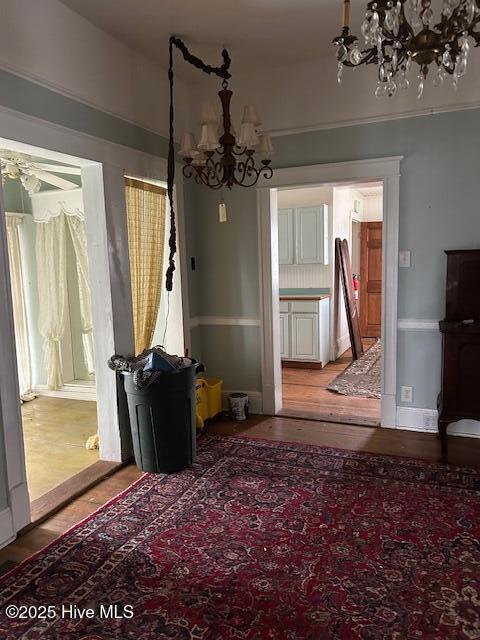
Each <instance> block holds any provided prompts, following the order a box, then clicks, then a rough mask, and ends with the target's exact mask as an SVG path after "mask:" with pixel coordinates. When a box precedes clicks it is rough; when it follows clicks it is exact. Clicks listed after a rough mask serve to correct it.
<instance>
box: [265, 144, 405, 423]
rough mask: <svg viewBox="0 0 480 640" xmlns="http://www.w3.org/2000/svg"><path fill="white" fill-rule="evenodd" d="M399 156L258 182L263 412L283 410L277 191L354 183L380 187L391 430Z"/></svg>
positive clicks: (386, 403)
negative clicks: (368, 182)
mask: <svg viewBox="0 0 480 640" xmlns="http://www.w3.org/2000/svg"><path fill="white" fill-rule="evenodd" d="M402 158H403V156H393V157H388V158H374V159H371V160H357V161H351V162H337V163H332V164H317V165H309V166H303V167H287V168H283V169H276V170H275V171H274V174H273V178H272V179H271V180H265V179H263V180H261V181H259V185H258V191H257V210H258V228H259V271H260V308H261V312H262V326H263V331H262V395H263V412H264V413H268V414H272V415H275V414H276V413H278V411H279V410H280V409H281V408H282V397H281V394H282V384H281V375H282V372H281V364H280V313H279V308H278V306H279V267H278V221H277V190H278V189H281V188H286V187H308V186H313V185H331V186H336V185H341V184H345V183H349V182H355V181H376V182H377V181H381V182H382V183H383V209H384V233H383V255H384V258H385V259H384V261H383V265H382V271H383V280H382V338H383V339H382V351H383V353H382V402H381V406H382V415H381V424H382V426H383V427H394V426H395V425H396V383H397V375H396V372H397V294H398V227H399V196H400V162H401V160H402Z"/></svg>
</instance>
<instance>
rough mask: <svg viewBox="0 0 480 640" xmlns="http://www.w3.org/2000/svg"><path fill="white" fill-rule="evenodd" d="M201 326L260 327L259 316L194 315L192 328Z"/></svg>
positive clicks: (191, 321) (191, 323)
mask: <svg viewBox="0 0 480 640" xmlns="http://www.w3.org/2000/svg"><path fill="white" fill-rule="evenodd" d="M200 326H223V327H260V326H261V321H260V320H259V318H245V317H239V316H194V317H193V318H191V319H190V328H191V329H194V328H195V327H200Z"/></svg>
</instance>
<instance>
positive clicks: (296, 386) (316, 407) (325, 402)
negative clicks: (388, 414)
mask: <svg viewBox="0 0 480 640" xmlns="http://www.w3.org/2000/svg"><path fill="white" fill-rule="evenodd" d="M373 342H374V339H373V338H363V343H364V346H365V349H367V348H368V347H370V346H371V345H372V344H373ZM351 361H352V356H351V351H350V349H349V350H348V351H346V352H345V353H344V354H343V355H341V356H340V358H338V359H337V360H335V362H329V363H328V364H327V365H326V366H325V367H324V368H323V369H304V368H301V369H295V368H290V367H289V368H283V369H282V393H283V408H282V411H281V412H280V415H282V416H290V417H298V418H309V419H317V420H322V419H323V420H338V421H341V422H344V423H350V424H361V425H370V426H379V425H380V400H377V399H376V398H354V397H352V396H344V395H342V394H340V393H335V392H334V391H328V390H327V386H328V385H329V384H330V382H331V381H332V380H333V379H334V378H335V377H336V376H338V374H339V373H341V372H342V371H344V369H346V368H347V367H348V365H349V364H350V363H351Z"/></svg>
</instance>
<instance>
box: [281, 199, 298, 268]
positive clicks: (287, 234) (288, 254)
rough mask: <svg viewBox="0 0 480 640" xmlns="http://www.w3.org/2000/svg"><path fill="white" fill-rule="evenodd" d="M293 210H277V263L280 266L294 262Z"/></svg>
mask: <svg viewBox="0 0 480 640" xmlns="http://www.w3.org/2000/svg"><path fill="white" fill-rule="evenodd" d="M293 212H294V210H293V209H279V210H278V261H279V263H280V264H293V262H294V224H293V219H294V213H293Z"/></svg>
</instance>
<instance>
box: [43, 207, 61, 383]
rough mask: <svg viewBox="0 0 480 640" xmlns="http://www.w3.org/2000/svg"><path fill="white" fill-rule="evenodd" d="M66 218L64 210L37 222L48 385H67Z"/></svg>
mask: <svg viewBox="0 0 480 640" xmlns="http://www.w3.org/2000/svg"><path fill="white" fill-rule="evenodd" d="M65 254H66V246H65V219H64V214H63V212H61V213H60V214H59V215H57V216H55V217H51V218H50V219H49V221H48V222H41V223H39V224H38V225H37V233H36V256H37V277H38V294H39V318H38V329H39V331H40V335H41V336H42V337H43V340H44V348H45V367H46V371H47V384H48V386H49V388H50V389H60V388H61V387H62V385H63V369H62V354H61V344H60V343H61V340H62V338H63V336H64V334H65V329H66V324H67V269H66V256H65Z"/></svg>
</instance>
